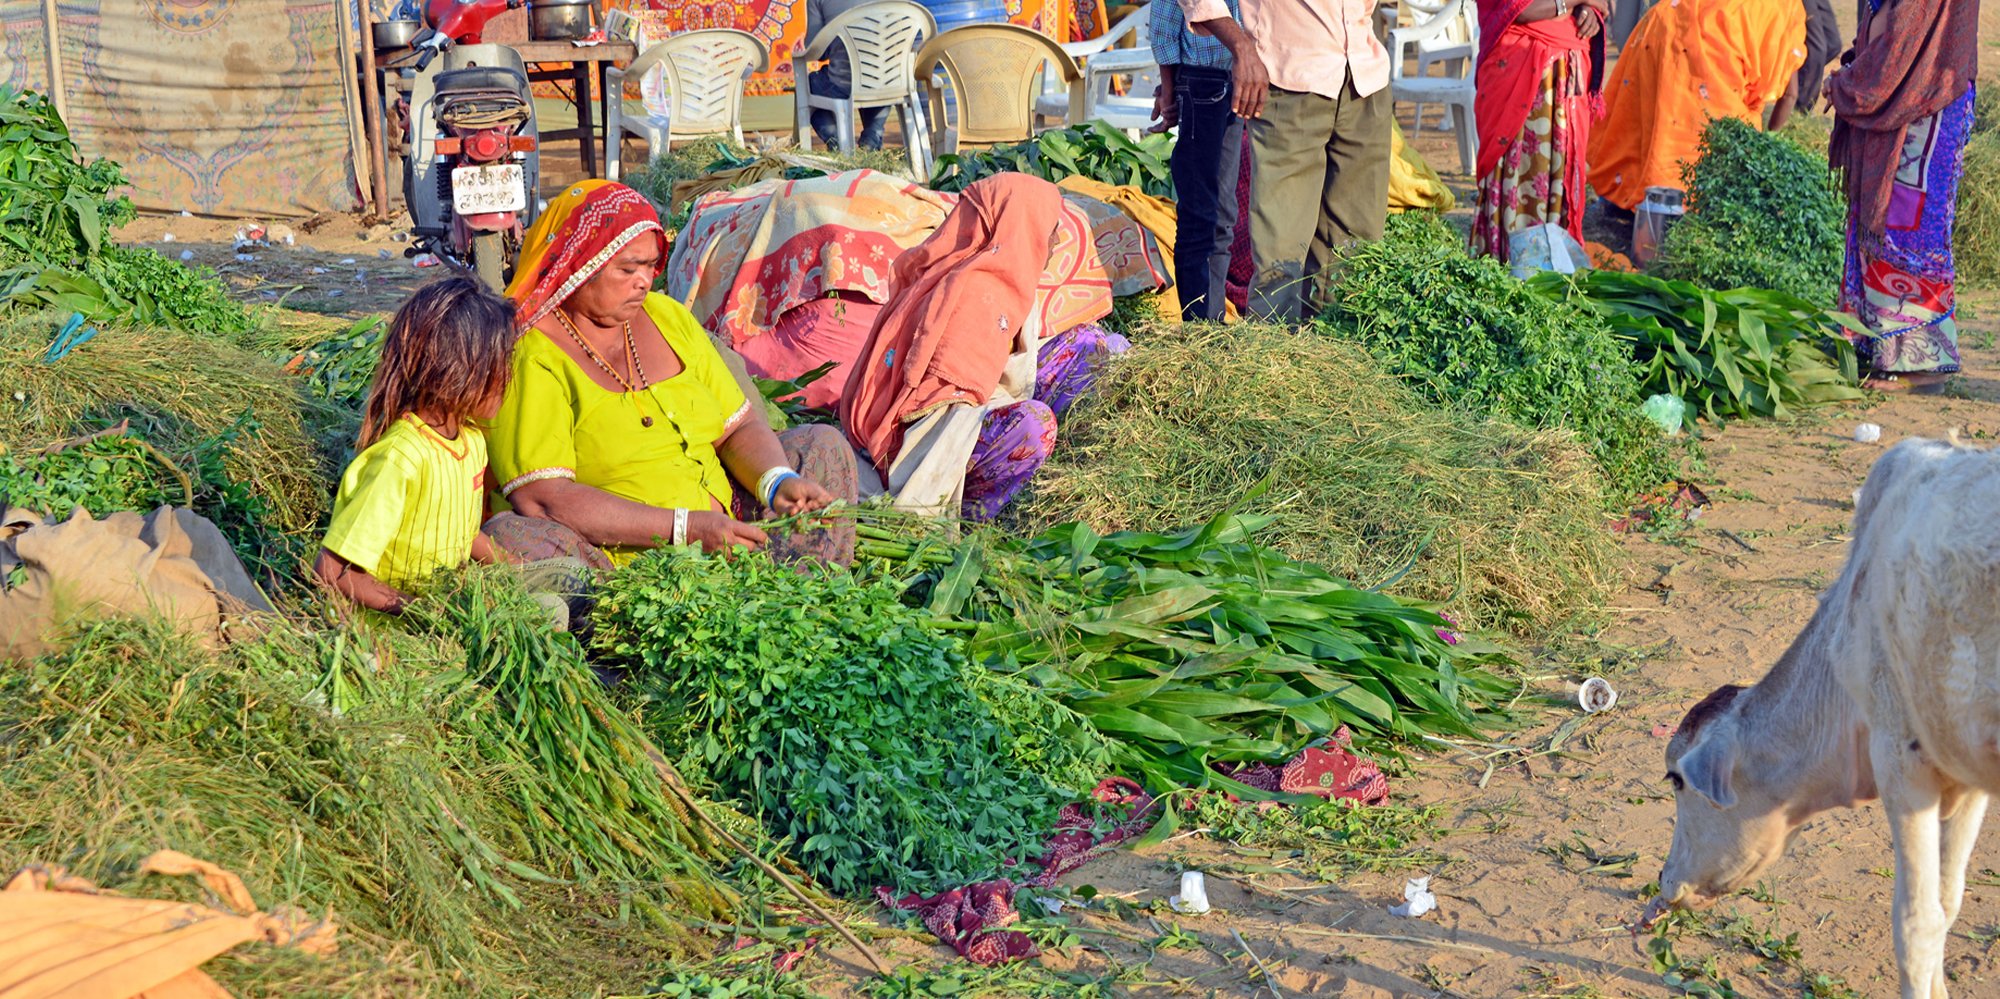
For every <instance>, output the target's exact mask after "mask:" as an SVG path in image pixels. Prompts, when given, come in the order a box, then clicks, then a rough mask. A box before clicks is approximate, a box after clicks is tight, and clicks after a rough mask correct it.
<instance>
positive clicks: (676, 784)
mask: <svg viewBox="0 0 2000 999" xmlns="http://www.w3.org/2000/svg"><path fill="white" fill-rule="evenodd" d="M646 758H647V759H649V760H651V761H653V769H654V770H656V771H658V772H659V774H660V783H662V784H664V785H666V788H667V790H668V791H669V792H671V793H672V794H673V796H674V797H676V798H679V799H680V802H681V805H682V806H683V807H685V808H686V809H687V810H688V811H690V812H692V813H694V814H695V815H697V816H699V817H700V818H701V821H703V822H705V823H707V824H708V827H709V828H710V829H713V830H715V834H716V835H717V836H719V837H721V839H722V841H723V842H724V843H727V844H729V847H730V849H732V850H735V851H736V852H737V853H740V854H742V855H743V858H744V859H745V860H748V861H750V862H751V863H752V864H755V865H756V866H757V869H758V870H760V871H763V872H764V874H765V875H766V876H767V877H769V878H771V879H772V880H774V881H776V882H778V884H779V886H780V887H782V888H784V889H785V890H786V891H788V892H791V893H792V897H794V898H796V899H798V900H799V901H800V902H802V903H804V904H805V907H806V908H808V909H811V910H812V911H813V915H815V916H818V917H819V918H820V919H822V920H824V921H825V922H826V924H827V925H828V926H831V927H833V931H834V932H835V933H838V934H840V935H841V937H842V938H844V939H846V941H847V942H848V943H849V944H852V945H853V946H854V949H855V950H858V951H860V952H861V956H862V957H865V958H867V959H868V963H869V964H870V965H873V966H874V968H875V973H876V974H878V975H881V976H882V977H884V978H887V977H889V966H888V965H887V964H884V963H883V961H882V955H880V954H877V953H875V949H874V948H872V947H870V946H868V945H867V944H865V943H862V942H861V938H860V937H858V936H855V935H854V931H853V930H850V929H848V928H847V924H846V923H844V922H842V921H840V920H838V919H835V918H834V916H833V914H832V913H830V912H828V911H826V909H824V908H822V907H821V906H820V904H819V903H818V902H815V901H813V898H812V896H811V895H809V894H807V893H806V890H805V889H804V888H801V887H799V886H798V883H797V882H795V881H793V880H792V879H791V878H788V877H786V876H785V875H784V872H782V871H780V870H778V869H777V868H776V867H773V866H771V864H770V863H769V862H768V861H766V860H765V859H764V858H762V857H760V856H758V855H757V854H756V853H755V852H754V851H752V850H751V849H750V848H749V847H747V846H744V845H743V842H742V841H741V840H739V839H737V838H736V837H735V835H734V834H732V833H730V831H729V830H727V829H724V828H722V824H721V823H719V822H717V821H715V820H714V819H712V818H710V817H709V815H708V813H707V812H705V811H703V810H702V808H701V802H699V801H696V800H695V797H694V795H693V794H692V793H691V792H689V791H688V789H687V788H686V787H685V786H683V785H682V784H681V779H680V774H678V773H675V772H674V768H673V764H670V763H668V762H667V760H666V757H663V756H661V755H660V751H659V750H658V749H656V748H655V747H653V746H651V745H648V746H647V747H646Z"/></svg>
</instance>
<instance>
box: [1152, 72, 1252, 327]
mask: <svg viewBox="0 0 2000 999" xmlns="http://www.w3.org/2000/svg"><path fill="white" fill-rule="evenodd" d="M1232 80H1233V77H1232V75H1231V74H1230V72H1229V70H1226V69H1210V68H1208V67H1206V66H1177V67H1175V69H1174V104H1175V106H1176V107H1177V108H1178V109H1179V114H1180V129H1181V134H1180V138H1179V139H1178V140H1176V141H1175V142H1174V153H1173V158H1172V160H1171V161H1170V163H1169V166H1170V167H1171V168H1172V170H1173V175H1174V193H1175V199H1176V207H1177V208H1178V209H1179V217H1178V219H1177V220H1176V224H1175V227H1174V280H1175V281H1176V282H1177V283H1178V284H1179V285H1180V299H1181V318H1182V319H1183V320H1187V321H1195V320H1201V319H1211V320H1220V319H1221V318H1222V309H1223V303H1224V301H1225V296H1224V288H1223V282H1224V280H1225V279H1226V277H1227V275H1228V272H1229V264H1228V261H1227V258H1226V256H1224V258H1223V260H1222V266H1221V267H1220V268H1217V267H1215V266H1213V262H1214V258H1216V256H1217V252H1216V251H1217V250H1218V249H1220V250H1221V251H1222V252H1223V254H1225V255H1226V254H1227V252H1228V249H1229V242H1230V240H1229V237H1228V236H1227V235H1224V234H1222V233H1220V232H1219V231H1218V230H1219V229H1220V228H1221V223H1222V221H1223V218H1224V216H1225V215H1226V216H1227V219H1228V222H1229V224H1230V227H1231V228H1232V229H1233V228H1234V224H1235V221H1236V212H1235V211H1234V210H1233V209H1234V208H1235V204H1236V185H1235V184H1234V183H1231V184H1230V185H1229V189H1228V190H1226V191H1225V190H1223V189H1222V188H1223V175H1224V173H1225V171H1224V169H1223V167H1224V166H1225V157H1226V158H1227V165H1229V166H1234V165H1235V163H1236V159H1237V157H1239V156H1241V155H1242V152H1243V150H1242V147H1241V145H1240V143H1239V144H1231V143H1228V142H1226V141H1225V139H1226V137H1227V136H1229V135H1241V134H1242V133H1241V132H1238V131H1235V130H1234V129H1233V126H1234V125H1235V123H1236V115H1235V113H1234V112H1232V111H1230V109H1229V103H1230V98H1231V96H1232V91H1233V89H1234V88H1233V87H1232ZM1226 172H1227V174H1228V176H1229V177H1230V178H1232V179H1233V178H1234V177H1235V176H1236V171H1235V170H1233V169H1231V170H1228V171H1226ZM1224 198H1228V199H1229V204H1228V206H1227V207H1228V208H1229V209H1231V210H1229V211H1227V212H1225V211H1224V207H1225V206H1224V205H1223V204H1222V199H1224Z"/></svg>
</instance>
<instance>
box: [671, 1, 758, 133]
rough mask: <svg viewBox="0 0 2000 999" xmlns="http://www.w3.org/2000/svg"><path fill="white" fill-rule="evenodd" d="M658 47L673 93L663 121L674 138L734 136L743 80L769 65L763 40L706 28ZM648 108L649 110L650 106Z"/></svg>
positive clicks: (744, 34)
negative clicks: (721, 134) (672, 131)
mask: <svg viewBox="0 0 2000 999" xmlns="http://www.w3.org/2000/svg"><path fill="white" fill-rule="evenodd" d="M659 46H660V48H662V49H665V50H666V59H665V60H664V62H663V63H662V66H663V67H665V68H666V69H667V70H668V74H667V83H668V86H670V87H671V88H672V93H671V98H672V100H671V103H672V107H671V108H670V109H669V110H668V113H667V120H668V121H671V122H672V123H673V130H674V134H675V135H708V134H713V133H718V132H734V131H735V130H736V128H737V122H738V120H739V118H738V115H739V114H740V112H741V108H742V106H743V79H744V77H746V76H748V75H749V74H751V73H753V72H762V71H763V70H764V69H765V68H766V67H768V66H769V65H770V62H771V57H770V52H769V51H768V50H767V49H765V48H764V43H763V41H761V40H759V39H758V38H757V36H755V35H752V34H750V33H749V32H747V31H738V30H736V29H734V28H709V29H705V30H702V31H690V32H688V33H686V34H682V35H674V36H673V37H671V38H668V39H666V40H665V41H662V42H660V43H659ZM652 75H653V74H651V73H648V74H646V76H647V77H648V78H650V77H651V76H652ZM641 88H642V90H643V88H644V83H643V81H642V83H641ZM647 108H648V110H651V108H652V105H651V103H650V102H649V103H648V105H647Z"/></svg>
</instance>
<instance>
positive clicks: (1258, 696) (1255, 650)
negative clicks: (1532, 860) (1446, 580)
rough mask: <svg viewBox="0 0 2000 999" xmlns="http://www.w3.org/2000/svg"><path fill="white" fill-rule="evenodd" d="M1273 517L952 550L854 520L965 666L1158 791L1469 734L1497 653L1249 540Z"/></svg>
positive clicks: (1074, 529)
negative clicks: (1361, 747) (906, 575)
mask: <svg viewBox="0 0 2000 999" xmlns="http://www.w3.org/2000/svg"><path fill="white" fill-rule="evenodd" d="M1271 519H1272V518H1269V517H1251V516H1245V515H1241V514H1238V513H1236V512H1234V511H1225V512H1224V513H1222V514H1219V515H1217V516H1216V518H1215V519H1213V520H1211V521H1210V522H1209V523H1207V524H1203V525H1199V526H1196V527H1192V528H1188V529H1186V530H1182V531H1178V532H1175V533H1171V534H1160V533H1152V532H1138V531H1124V532H1118V533H1115V534H1110V535H1099V534H1098V533H1097V532H1095V531H1092V530H1091V529H1090V528H1088V527H1086V526H1084V525H1082V524H1064V525H1061V526H1059V527H1056V528H1053V529H1051V530H1049V531H1046V532H1044V533H1043V534H1041V535H1039V536H1037V537H1035V538H1033V539H1027V540H1021V539H1012V538H1008V539H1001V540H998V541H988V542H982V541H980V540H977V539H975V540H973V541H969V542H965V543H961V544H958V545H952V546H941V545H939V544H937V543H936V542H934V541H921V540H919V541H913V540H912V539H911V538H909V537H907V536H899V535H898V534H897V533H896V532H895V531H893V530H885V529H883V528H880V527H876V526H872V525H864V526H863V527H862V528H861V531H862V533H863V536H864V537H866V538H867V539H868V540H867V542H866V543H865V544H864V545H863V546H862V554H863V555H865V556H872V557H877V558H885V559H890V560H892V561H894V562H896V563H899V564H903V565H908V566H912V567H914V568H915V569H916V570H917V574H916V575H915V576H913V577H911V580H910V586H911V597H912V599H916V600H920V601H922V602H923V603H924V606H925V609H926V611H927V612H928V613H930V614H931V615H933V616H935V617H939V618H944V619H955V620H958V621H962V622H967V623H969V624H970V625H971V626H972V628H973V631H972V637H971V638H970V639H968V648H969V649H971V651H972V652H973V653H974V654H975V655H978V656H980V657H982V658H984V660H985V661H986V662H987V663H988V665H990V666H992V667H993V668H995V669H999V670H1003V671H1007V672H1013V673H1015V674H1016V675H1018V676H1021V677H1024V678H1026V679H1027V680H1028V681H1029V682H1031V683H1033V684H1034V685H1035V686H1037V687H1039V688H1041V689H1043V690H1045V691H1048V692H1049V693H1051V694H1053V695H1055V697H1056V698H1057V699H1058V700H1060V701H1061V702H1062V704H1063V705H1064V706H1065V707H1066V708H1068V709H1069V710H1071V711H1074V712H1075V713H1076V714H1077V715H1078V716H1080V717H1081V718H1082V719H1083V720H1084V721H1085V722H1086V723H1087V724H1088V725H1089V726H1090V728H1092V729H1094V730H1095V731H1096V732H1097V733H1098V734H1099V735H1101V736H1102V737H1103V738H1104V739H1106V740H1108V741H1109V742H1110V744H1111V750H1112V752H1111V758H1112V762H1113V763H1114V764H1116V765H1117V767H1118V768H1119V770H1120V771H1121V772H1124V773H1128V774H1133V775H1141V776H1144V777H1145V778H1146V781H1147V783H1148V784H1149V785H1150V786H1152V788H1153V789H1154V790H1155V791H1165V790H1168V789H1171V788H1175V787H1184V786H1196V787H1199V786H1205V785H1207V784H1209V783H1210V782H1211V781H1212V780H1213V779H1214V775H1213V774H1212V772H1211V770H1210V768H1209V764H1211V763H1218V762H1270V761H1274V760H1282V759H1284V758H1286V757H1288V756H1290V755H1292V754H1294V753H1296V752H1298V750H1299V749H1301V748H1303V747H1304V746H1305V745H1307V744H1308V743H1311V742H1313V741H1314V740H1317V739H1321V738H1324V737H1326V736H1328V735H1330V734H1332V733H1333V732H1334V731H1335V730H1336V729H1338V728H1339V727H1341V726H1343V725H1346V726H1349V727H1351V728H1353V729H1354V730H1355V731H1356V732H1357V733H1359V734H1360V735H1361V737H1362V738H1364V739H1368V740H1373V741H1376V742H1377V743H1378V744H1380V743H1382V742H1384V741H1386V740H1415V739H1419V738H1421V737H1422V736H1424V735H1425V734H1428V733H1437V734H1448V735H1460V736H1463V735H1473V734H1476V733H1477V732H1478V730H1479V727H1480V725H1481V722H1482V719H1481V717H1480V713H1481V711H1482V710H1483V709H1485V708H1487V707H1490V706H1491V705H1493V704H1494V703H1495V701H1496V699H1497V698H1498V697H1499V696H1501V695H1502V694H1503V693H1504V692H1505V690H1506V686H1505V684H1503V683H1501V682H1500V681H1498V680H1497V679H1495V677H1494V675H1493V674H1492V673H1491V672H1490V671H1489V670H1488V667H1490V666H1493V665H1496V664H1499V663H1501V662H1503V661H1504V658H1503V657H1502V656H1500V655H1499V654H1498V652H1497V651H1496V650H1495V649H1494V648H1493V647H1492V646H1491V645H1488V644H1486V643H1483V642H1480V641H1478V640H1477V639H1474V638H1472V637H1470V636H1466V635H1463V634H1459V633H1458V628H1457V626H1456V625H1455V624H1453V623H1452V622H1451V621H1449V620H1448V619H1446V618H1444V617H1442V616H1440V615H1439V614H1437V613H1436V612H1435V611H1432V610H1429V609H1426V608H1424V607H1421V606H1417V605H1412V604H1407V603H1404V602H1402V601H1399V600H1397V599H1395V598H1393V597H1390V596H1387V595H1385V594H1381V593H1375V592H1371V591H1368V590H1362V589H1358V588H1356V587H1354V586H1352V585H1351V584H1349V583H1347V582H1346V581H1344V580H1341V579H1338V578H1336V577H1334V576H1333V575H1332V574H1330V573H1328V572H1327V571H1326V570H1325V569H1322V568H1320V567H1319V566H1316V565H1313V564H1311V563H1308V562H1299V561H1294V560H1292V559H1289V558H1286V557H1284V556H1283V555H1282V554H1280V553H1278V552H1276V551H1273V550H1271V549H1268V548H1264V547H1262V546H1259V545H1257V544H1256V543H1255V541H1254V535H1255V533H1256V532H1257V531H1258V530H1260V529H1262V528H1265V527H1268V526H1269V525H1270V523H1271Z"/></svg>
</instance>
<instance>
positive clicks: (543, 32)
mask: <svg viewBox="0 0 2000 999" xmlns="http://www.w3.org/2000/svg"><path fill="white" fill-rule="evenodd" d="M588 34H590V0H528V37H529V38H532V39H534V40H536V41H538V42H567V41H574V40H575V39H578V38H582V37H584V36H585V35H588Z"/></svg>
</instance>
